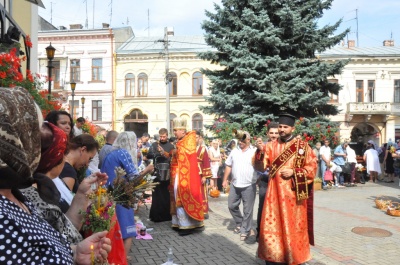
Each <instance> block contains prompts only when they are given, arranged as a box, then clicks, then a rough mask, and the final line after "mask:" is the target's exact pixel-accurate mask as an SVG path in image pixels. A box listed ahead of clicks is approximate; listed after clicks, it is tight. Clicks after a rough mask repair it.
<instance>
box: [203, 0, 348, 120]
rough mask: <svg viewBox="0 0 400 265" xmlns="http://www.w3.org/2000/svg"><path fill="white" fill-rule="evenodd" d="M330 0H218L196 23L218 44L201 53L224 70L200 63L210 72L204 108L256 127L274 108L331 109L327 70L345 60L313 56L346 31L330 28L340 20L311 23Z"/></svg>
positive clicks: (321, 112)
mask: <svg viewBox="0 0 400 265" xmlns="http://www.w3.org/2000/svg"><path fill="white" fill-rule="evenodd" d="M332 1H333V0H222V4H221V6H219V5H217V4H215V13H212V12H209V11H206V16H207V17H208V18H209V19H208V20H205V21H204V22H203V24H202V28H203V29H204V30H205V32H206V33H205V40H206V42H207V44H208V45H210V46H212V47H214V48H216V50H217V51H208V52H203V53H200V54H199V56H200V58H202V59H204V60H210V61H212V63H215V64H219V65H221V66H222V67H223V70H214V71H212V70H208V69H203V73H204V74H205V75H207V77H208V78H209V79H210V81H211V84H210V87H209V89H210V96H209V97H207V101H208V102H209V103H210V105H209V106H203V107H202V109H203V111H204V112H205V113H208V114H214V115H216V116H217V117H224V118H225V119H227V120H228V121H230V122H238V123H240V124H242V125H243V126H244V127H247V126H254V125H256V126H258V127H259V128H261V126H263V125H264V124H265V121H266V120H271V119H272V120H274V119H276V117H277V115H279V113H281V112H289V113H293V114H295V115H296V116H298V117H307V118H308V119H310V120H311V121H313V122H318V121H321V124H322V123H325V122H326V121H327V119H326V116H327V115H335V114H337V113H338V109H337V107H336V106H335V105H330V104H327V102H328V100H329V99H330V96H329V93H333V94H335V95H337V94H338V92H339V90H340V86H339V85H338V84H335V83H329V82H328V77H332V76H335V75H337V74H340V73H341V71H342V69H343V67H344V66H345V65H346V63H347V61H335V62H333V63H332V62H329V63H328V62H323V61H321V60H319V59H318V57H316V54H318V53H321V52H323V51H325V50H327V49H329V48H331V47H332V46H334V45H336V44H338V43H339V42H340V41H341V40H342V39H343V38H344V36H345V35H346V34H347V31H345V32H342V33H340V34H338V35H334V32H335V30H336V29H337V28H338V26H339V25H340V23H341V21H338V22H337V23H335V24H333V25H326V26H323V27H321V28H319V27H318V25H317V23H318V19H319V18H321V17H322V15H323V11H324V10H326V9H329V8H330V7H331V3H332Z"/></svg>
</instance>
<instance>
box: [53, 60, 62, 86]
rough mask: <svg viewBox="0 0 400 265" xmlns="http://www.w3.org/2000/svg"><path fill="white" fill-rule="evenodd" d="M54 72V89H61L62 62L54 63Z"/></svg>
mask: <svg viewBox="0 0 400 265" xmlns="http://www.w3.org/2000/svg"><path fill="white" fill-rule="evenodd" d="M52 65H53V72H52V73H51V79H52V80H53V84H54V89H59V88H61V87H60V61H53V64H52Z"/></svg>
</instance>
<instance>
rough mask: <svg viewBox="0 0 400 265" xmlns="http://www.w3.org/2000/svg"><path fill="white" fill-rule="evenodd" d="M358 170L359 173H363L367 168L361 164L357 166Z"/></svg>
mask: <svg viewBox="0 0 400 265" xmlns="http://www.w3.org/2000/svg"><path fill="white" fill-rule="evenodd" d="M356 169H357V171H359V172H363V171H365V170H366V169H365V167H364V166H363V165H361V164H356Z"/></svg>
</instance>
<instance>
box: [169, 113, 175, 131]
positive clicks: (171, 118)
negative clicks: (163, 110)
mask: <svg viewBox="0 0 400 265" xmlns="http://www.w3.org/2000/svg"><path fill="white" fill-rule="evenodd" d="M175 118H176V115H175V114H173V113H170V114H169V128H171V132H172V131H173V130H174V124H173V123H172V120H173V119H175Z"/></svg>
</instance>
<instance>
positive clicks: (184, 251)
mask: <svg viewBox="0 0 400 265" xmlns="http://www.w3.org/2000/svg"><path fill="white" fill-rule="evenodd" d="M399 192H400V189H399V183H398V180H396V181H395V183H383V182H377V183H370V182H367V183H366V184H365V185H362V184H358V186H357V187H349V188H336V189H329V190H326V191H323V190H322V191H316V192H315V200H314V223H315V224H314V230H315V242H316V245H315V246H314V247H312V248H311V251H312V256H313V259H312V260H311V261H309V262H308V264H310V265H311V264H313V265H324V264H326V265H330V264H333V265H334V264H348V265H359V264H379V265H385V264H387V265H389V264H390V265H392V264H399V263H400V261H399V260H400V251H399V246H398V244H399V242H400V217H392V216H389V215H387V214H386V213H385V212H384V211H381V210H379V209H377V208H376V207H375V202H374V200H375V198H376V196H380V195H385V196H387V197H388V198H389V199H391V200H393V201H398V202H400V196H399ZM257 197H258V196H257ZM257 205H258V201H256V203H255V207H254V214H253V217H254V218H256V211H257ZM148 207H150V205H148ZM210 208H211V210H212V212H211V213H210V218H209V219H208V220H205V227H206V229H205V231H203V232H201V233H196V234H192V235H188V236H179V235H178V233H177V232H176V231H173V230H172V229H171V227H170V222H162V223H153V222H151V221H149V220H148V209H146V208H145V206H140V207H139V210H138V212H137V213H136V216H137V218H139V219H140V220H141V221H142V222H143V223H144V225H146V226H147V227H148V228H149V227H150V228H153V230H152V231H150V232H149V233H150V234H151V235H152V237H153V240H136V239H135V240H134V241H133V245H132V248H131V251H130V254H129V255H130V256H131V257H132V260H131V263H130V264H138V265H145V264H154V265H157V264H158V265H160V264H163V263H164V262H165V261H166V257H167V252H168V248H169V247H172V248H173V252H174V256H175V259H174V262H175V263H176V264H179V265H192V264H208V265H211V264H218V265H223V264H246V265H251V264H265V262H264V261H262V260H260V259H258V258H257V257H256V251H257V242H256V241H255V237H254V236H253V237H249V238H248V239H247V240H246V241H240V239H239V235H237V234H234V233H233V231H232V230H233V228H234V223H233V222H232V217H231V215H230V213H229V211H228V208H227V196H226V195H222V196H221V197H220V198H217V199H214V198H210ZM354 227H373V228H381V229H385V230H387V231H389V232H391V233H392V235H391V236H389V237H368V236H361V235H358V234H355V233H353V232H352V229H353V228H354ZM254 228H255V220H254Z"/></svg>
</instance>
